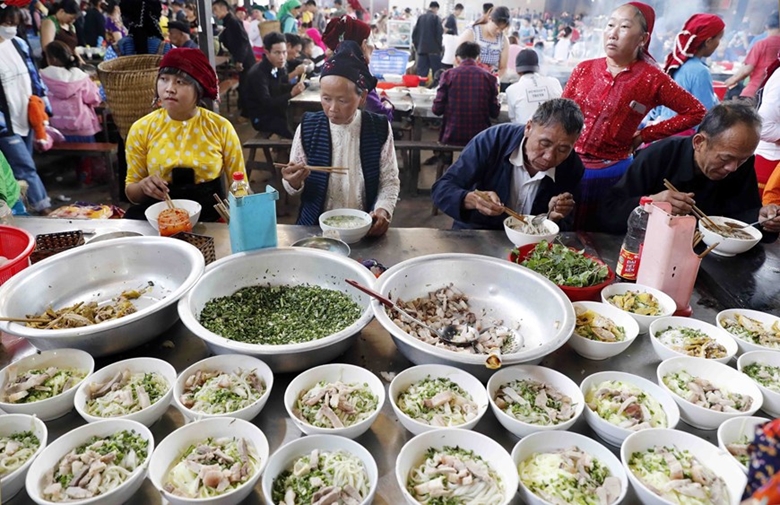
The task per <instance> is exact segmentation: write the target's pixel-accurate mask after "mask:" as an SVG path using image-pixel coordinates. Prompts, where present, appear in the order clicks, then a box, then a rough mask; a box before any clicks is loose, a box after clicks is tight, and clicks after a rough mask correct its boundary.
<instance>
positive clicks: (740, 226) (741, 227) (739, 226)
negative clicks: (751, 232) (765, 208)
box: [726, 214, 780, 230]
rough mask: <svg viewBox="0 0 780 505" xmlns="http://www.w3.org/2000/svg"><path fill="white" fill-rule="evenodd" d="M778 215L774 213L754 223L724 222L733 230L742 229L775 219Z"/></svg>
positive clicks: (779, 215)
mask: <svg viewBox="0 0 780 505" xmlns="http://www.w3.org/2000/svg"><path fill="white" fill-rule="evenodd" d="M779 217H780V214H778V215H776V216H775V217H770V218H769V219H764V220H763V221H756V222H755V223H750V224H746V225H744V226H743V225H739V224H736V223H730V222H729V223H726V226H728V227H729V228H733V229H735V230H744V229H745V228H750V227H751V226H758V225H762V224H764V223H767V222H769V221H774V220H775V219H777V218H779Z"/></svg>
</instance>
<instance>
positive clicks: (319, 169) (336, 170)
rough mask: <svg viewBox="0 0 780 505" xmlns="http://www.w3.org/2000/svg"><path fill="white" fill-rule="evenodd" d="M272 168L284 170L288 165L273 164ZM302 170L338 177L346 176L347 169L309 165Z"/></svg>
mask: <svg viewBox="0 0 780 505" xmlns="http://www.w3.org/2000/svg"><path fill="white" fill-rule="evenodd" d="M274 166H275V167H276V168H286V167H287V166H288V165H287V163H274ZM303 168H305V169H306V170H310V171H312V172H324V173H327V174H338V175H346V174H347V168H345V167H312V166H309V165H304V166H303Z"/></svg>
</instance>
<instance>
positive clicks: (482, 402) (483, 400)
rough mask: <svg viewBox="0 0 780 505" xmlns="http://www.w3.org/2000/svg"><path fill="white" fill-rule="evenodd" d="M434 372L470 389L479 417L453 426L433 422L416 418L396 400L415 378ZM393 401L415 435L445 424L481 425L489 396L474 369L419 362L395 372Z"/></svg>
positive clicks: (431, 376) (465, 427) (398, 412)
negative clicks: (406, 411)
mask: <svg viewBox="0 0 780 505" xmlns="http://www.w3.org/2000/svg"><path fill="white" fill-rule="evenodd" d="M428 376H430V378H431V379H436V378H446V379H449V380H451V381H452V382H454V383H455V384H457V385H458V386H460V388H461V389H463V390H464V391H465V392H466V393H468V394H469V395H470V396H471V399H472V400H473V401H474V402H475V403H476V404H477V406H478V409H479V410H478V411H477V415H476V417H474V418H473V419H471V420H470V421H468V422H467V423H464V424H459V425H453V426H431V425H429V424H426V423H423V422H421V421H417V420H415V419H412V418H411V417H409V416H408V415H407V414H405V413H404V412H402V411H401V409H400V408H399V407H398V404H397V403H396V401H397V400H398V396H399V395H400V394H401V393H403V392H404V391H406V390H407V389H408V388H409V386H411V385H412V384H414V383H415V382H418V381H421V380H423V379H425V378H426V377H428ZM389 395H390V405H392V407H393V412H395V415H396V417H397V418H398V420H399V421H401V424H402V425H403V427H404V428H406V429H407V430H409V431H411V432H412V433H414V434H415V435H419V434H420V433H423V432H425V431H430V430H436V429H442V428H445V427H446V428H463V429H464V430H470V429H472V428H474V426H476V425H477V423H478V422H479V420H480V419H482V416H483V415H485V412H487V409H488V396H487V392H486V391H485V386H483V385H482V383H481V382H479V381H478V380H477V378H476V377H474V376H473V375H471V374H470V373H467V372H464V371H463V370H460V369H458V368H455V367H452V366H447V365H418V366H413V367H411V368H407V369H406V370H404V371H403V372H401V373H399V374H398V375H396V376H395V378H394V379H393V381H392V382H391V383H390V390H389Z"/></svg>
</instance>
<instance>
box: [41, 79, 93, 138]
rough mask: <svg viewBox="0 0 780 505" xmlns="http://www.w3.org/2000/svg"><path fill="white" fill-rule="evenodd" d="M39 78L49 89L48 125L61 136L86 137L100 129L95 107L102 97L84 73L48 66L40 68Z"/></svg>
mask: <svg viewBox="0 0 780 505" xmlns="http://www.w3.org/2000/svg"><path fill="white" fill-rule="evenodd" d="M41 78H42V79H43V82H44V83H45V84H46V86H47V87H48V88H49V100H50V101H51V108H52V112H53V115H52V117H51V119H50V120H49V123H50V124H51V126H53V127H54V128H56V129H58V130H59V131H61V132H62V134H63V135H78V136H90V135H94V134H96V133H97V132H99V131H100V130H101V128H100V121H98V118H97V115H96V114H95V107H96V106H97V105H100V102H101V101H102V100H101V98H100V92H99V91H98V87H97V85H95V83H94V82H92V80H91V79H90V78H89V76H88V75H86V74H85V73H84V72H83V71H81V70H79V69H77V68H73V69H71V70H66V69H64V68H62V67H51V66H50V67H47V68H45V69H43V70H42V71H41Z"/></svg>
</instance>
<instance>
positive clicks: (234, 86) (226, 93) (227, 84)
mask: <svg viewBox="0 0 780 505" xmlns="http://www.w3.org/2000/svg"><path fill="white" fill-rule="evenodd" d="M233 94H235V95H236V106H238V79H225V80H224V81H220V82H219V96H220V97H224V98H223V99H222V103H224V104H225V108H226V109H227V112H230V95H233Z"/></svg>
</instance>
